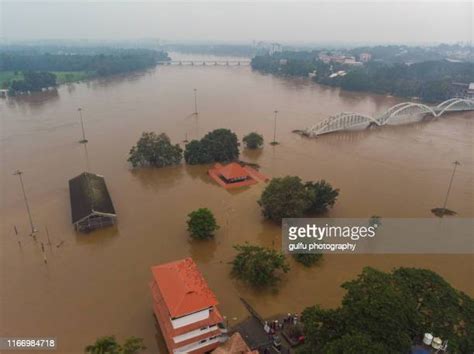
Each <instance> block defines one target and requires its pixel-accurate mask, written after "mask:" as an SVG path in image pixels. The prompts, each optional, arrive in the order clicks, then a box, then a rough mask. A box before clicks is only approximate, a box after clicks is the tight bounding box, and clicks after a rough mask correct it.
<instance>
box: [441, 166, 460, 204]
mask: <svg viewBox="0 0 474 354" xmlns="http://www.w3.org/2000/svg"><path fill="white" fill-rule="evenodd" d="M453 165H454V169H453V174H452V175H451V179H450V180H449V185H448V191H447V192H446V198H444V204H443V211H445V210H446V205H447V204H448V197H449V192H450V191H451V186H452V185H453V179H454V174H455V173H456V168H457V167H458V166H459V165H461V163H460V162H459V161H454V162H453Z"/></svg>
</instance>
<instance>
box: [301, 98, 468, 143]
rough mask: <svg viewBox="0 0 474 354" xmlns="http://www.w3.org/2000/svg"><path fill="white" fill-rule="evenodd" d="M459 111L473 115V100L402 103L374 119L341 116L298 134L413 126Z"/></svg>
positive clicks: (349, 115)
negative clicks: (422, 121)
mask: <svg viewBox="0 0 474 354" xmlns="http://www.w3.org/2000/svg"><path fill="white" fill-rule="evenodd" d="M463 111H474V100H472V99H463V98H451V99H449V100H446V101H444V102H441V103H440V104H439V105H437V106H427V105H424V104H422V103H415V102H402V103H399V104H396V105H395V106H393V107H390V108H389V109H388V110H387V111H385V112H383V113H382V114H380V115H378V116H374V117H372V116H370V115H366V114H361V113H353V112H349V113H348V112H342V113H339V114H336V115H334V116H331V117H329V118H327V119H325V120H323V121H322V122H319V123H317V124H315V125H313V126H312V127H309V128H306V129H305V130H303V131H301V133H302V134H303V135H306V136H310V137H317V136H319V135H323V134H328V133H333V132H337V131H343V130H360V129H366V128H369V127H377V126H382V125H398V124H405V123H411V122H417V121H420V120H422V119H424V118H425V117H427V116H431V117H434V118H438V117H440V116H442V115H443V114H445V113H449V112H463Z"/></svg>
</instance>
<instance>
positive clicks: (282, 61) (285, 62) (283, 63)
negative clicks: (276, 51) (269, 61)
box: [279, 59, 288, 65]
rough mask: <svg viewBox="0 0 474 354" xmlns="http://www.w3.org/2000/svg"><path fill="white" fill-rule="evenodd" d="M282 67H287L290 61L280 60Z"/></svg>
mask: <svg viewBox="0 0 474 354" xmlns="http://www.w3.org/2000/svg"><path fill="white" fill-rule="evenodd" d="M279 63H280V65H286V64H288V59H280V62H279Z"/></svg>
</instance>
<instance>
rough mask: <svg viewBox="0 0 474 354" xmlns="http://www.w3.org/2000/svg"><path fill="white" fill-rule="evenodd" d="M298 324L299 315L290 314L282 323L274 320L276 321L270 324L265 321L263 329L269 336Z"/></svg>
mask: <svg viewBox="0 0 474 354" xmlns="http://www.w3.org/2000/svg"><path fill="white" fill-rule="evenodd" d="M296 323H298V314H297V313H295V314H291V313H288V315H287V316H286V317H284V318H283V320H282V321H278V320H274V321H271V322H270V323H268V321H265V323H264V325H263V329H264V330H265V332H267V333H268V334H271V335H273V334H275V333H276V332H277V331H281V330H282V329H283V328H285V326H288V325H295V324H296Z"/></svg>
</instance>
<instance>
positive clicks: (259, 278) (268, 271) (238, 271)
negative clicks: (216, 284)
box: [232, 244, 290, 287]
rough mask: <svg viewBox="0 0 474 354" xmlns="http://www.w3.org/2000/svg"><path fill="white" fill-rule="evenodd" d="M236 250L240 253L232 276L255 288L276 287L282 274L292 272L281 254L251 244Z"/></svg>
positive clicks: (239, 246)
mask: <svg viewBox="0 0 474 354" xmlns="http://www.w3.org/2000/svg"><path fill="white" fill-rule="evenodd" d="M234 248H235V249H236V250H237V252H238V253H237V256H236V257H235V259H234V260H233V261H232V275H233V276H235V277H236V278H238V279H240V280H243V281H245V282H247V283H249V284H250V285H252V286H254V287H267V286H271V285H275V284H276V283H277V282H278V281H279V280H280V275H281V273H286V272H288V271H289V270H290V267H289V265H288V263H287V261H286V259H285V256H284V255H283V254H282V253H281V252H278V251H275V250H272V249H269V248H265V247H260V246H253V245H249V244H244V245H236V246H234Z"/></svg>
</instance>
